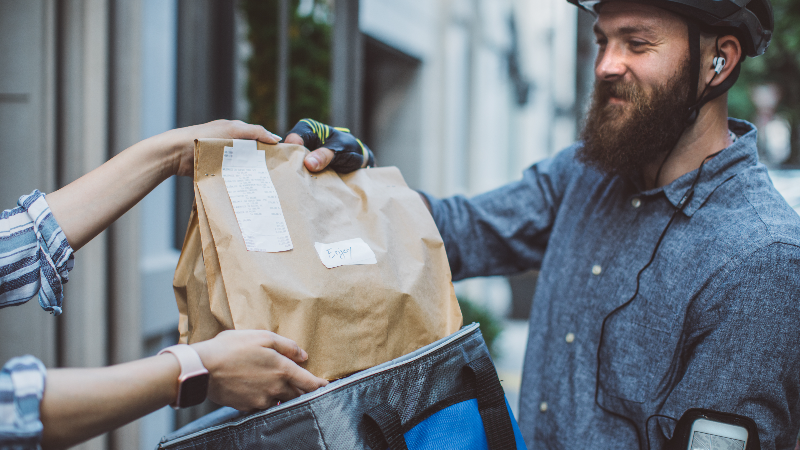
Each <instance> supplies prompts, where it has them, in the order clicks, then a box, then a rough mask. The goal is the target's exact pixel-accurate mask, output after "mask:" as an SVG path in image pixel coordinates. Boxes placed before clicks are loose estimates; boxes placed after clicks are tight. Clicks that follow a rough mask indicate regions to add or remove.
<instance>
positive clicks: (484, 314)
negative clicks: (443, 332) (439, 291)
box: [458, 298, 503, 358]
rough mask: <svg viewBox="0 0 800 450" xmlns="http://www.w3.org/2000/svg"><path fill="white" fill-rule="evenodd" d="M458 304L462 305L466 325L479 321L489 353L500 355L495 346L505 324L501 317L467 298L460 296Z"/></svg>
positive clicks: (495, 355) (494, 356)
mask: <svg viewBox="0 0 800 450" xmlns="http://www.w3.org/2000/svg"><path fill="white" fill-rule="evenodd" d="M458 305H459V306H461V315H462V316H464V325H469V324H471V323H472V322H477V323H479V324H480V325H481V334H482V335H483V340H484V341H485V342H486V346H487V347H489V353H491V355H492V357H493V358H497V357H498V356H500V354H499V349H497V348H495V346H494V344H495V341H496V340H497V336H499V335H500V333H501V332H502V331H503V324H502V322H501V321H500V318H498V317H497V316H495V315H494V314H492V312H491V311H489V310H488V309H486V308H483V307H481V306H479V305H477V304H475V303H474V302H472V301H470V300H468V299H465V298H459V299H458Z"/></svg>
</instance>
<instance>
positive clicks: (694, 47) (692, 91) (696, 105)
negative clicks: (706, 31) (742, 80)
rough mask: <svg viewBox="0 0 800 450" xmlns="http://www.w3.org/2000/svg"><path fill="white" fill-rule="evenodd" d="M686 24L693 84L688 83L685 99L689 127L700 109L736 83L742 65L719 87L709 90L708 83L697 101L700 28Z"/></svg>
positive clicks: (738, 65) (737, 65) (691, 21)
mask: <svg viewBox="0 0 800 450" xmlns="http://www.w3.org/2000/svg"><path fill="white" fill-rule="evenodd" d="M687 22H688V23H689V70H690V73H691V78H690V80H694V82H691V81H690V83H689V84H690V85H689V98H688V99H687V104H688V105H689V107H688V111H687V115H686V125H687V126H689V125H691V124H693V123H694V122H695V121H696V120H697V115H698V113H699V112H700V108H702V107H703V106H704V105H705V104H706V103H708V102H710V101H711V100H714V99H715V98H717V97H719V96H720V95H722V94H724V93H726V92H728V90H729V89H730V88H731V87H732V86H733V85H734V84H735V83H736V80H738V79H739V73H741V70H742V63H741V61H740V62H739V63H738V64H736V67H734V68H733V71H731V73H730V74H729V75H728V78H726V79H725V81H723V82H722V83H720V84H719V85H717V86H714V87H712V88H711V89H709V86H710V85H711V82H709V84H708V85H706V87H705V88H704V89H703V92H702V93H700V98H699V99H698V97H697V82H698V81H699V80H700V27H699V26H698V25H697V23H696V22H695V21H693V20H688V21H687ZM717 39H719V38H717ZM717 56H719V46H717ZM717 75H718V74H716V73H715V74H714V77H713V78H711V81H712V82H713V81H714V78H716V77H717Z"/></svg>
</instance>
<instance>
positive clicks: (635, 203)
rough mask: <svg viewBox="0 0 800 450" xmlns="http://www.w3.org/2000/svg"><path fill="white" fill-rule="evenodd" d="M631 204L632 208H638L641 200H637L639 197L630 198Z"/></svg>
mask: <svg viewBox="0 0 800 450" xmlns="http://www.w3.org/2000/svg"><path fill="white" fill-rule="evenodd" d="M631 205H633V207H634V208H638V207H640V206H642V201H641V200H639V197H636V198H634V199H633V200H631Z"/></svg>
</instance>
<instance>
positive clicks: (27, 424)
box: [0, 355, 45, 450]
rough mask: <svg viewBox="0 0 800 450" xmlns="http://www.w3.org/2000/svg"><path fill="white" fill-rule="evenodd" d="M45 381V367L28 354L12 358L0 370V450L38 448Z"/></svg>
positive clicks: (40, 438) (40, 436) (40, 437)
mask: <svg viewBox="0 0 800 450" xmlns="http://www.w3.org/2000/svg"><path fill="white" fill-rule="evenodd" d="M44 380H45V368H44V365H43V364H42V362H41V361H39V360H38V359H36V358H34V357H33V356H30V355H27V356H22V357H19V358H14V359H12V360H11V361H9V362H8V363H6V365H5V366H3V369H2V370H0V450H29V449H38V448H39V442H40V441H41V440H42V421H41V419H40V418H39V404H40V402H41V401H42V393H43V392H44Z"/></svg>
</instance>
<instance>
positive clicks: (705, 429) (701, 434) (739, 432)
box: [686, 419, 748, 450]
mask: <svg viewBox="0 0 800 450" xmlns="http://www.w3.org/2000/svg"><path fill="white" fill-rule="evenodd" d="M747 434H748V433H747V428H745V427H743V426H741V425H732V424H729V423H722V422H715V421H713V420H708V419H697V420H695V421H694V423H693V424H692V429H691V430H690V432H689V446H688V447H687V448H686V450H707V449H720V450H744V449H745V445H747Z"/></svg>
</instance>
